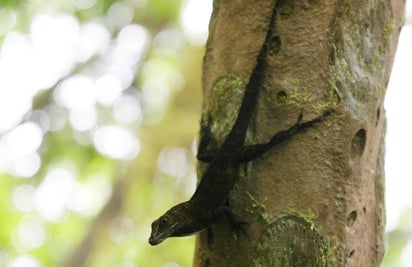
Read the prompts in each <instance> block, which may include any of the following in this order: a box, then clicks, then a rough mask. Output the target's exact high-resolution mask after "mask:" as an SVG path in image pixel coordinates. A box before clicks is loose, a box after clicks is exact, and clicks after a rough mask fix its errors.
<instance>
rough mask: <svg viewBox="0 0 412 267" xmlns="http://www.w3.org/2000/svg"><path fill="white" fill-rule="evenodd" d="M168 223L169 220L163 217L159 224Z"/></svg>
mask: <svg viewBox="0 0 412 267" xmlns="http://www.w3.org/2000/svg"><path fill="white" fill-rule="evenodd" d="M168 221H169V219H168V218H167V217H163V218H162V219H161V222H162V223H163V224H166V223H167V222H168Z"/></svg>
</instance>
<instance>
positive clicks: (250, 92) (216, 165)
mask: <svg viewBox="0 0 412 267" xmlns="http://www.w3.org/2000/svg"><path fill="white" fill-rule="evenodd" d="M274 2H275V7H274V8H273V12H272V16H271V19H270V22H269V26H268V30H267V34H266V38H265V41H264V43H263V45H262V47H261V49H260V51H259V54H258V56H257V63H256V65H255V67H254V69H253V72H252V74H251V76H250V78H249V81H248V83H247V85H246V89H245V92H244V96H243V99H242V102H241V105H240V108H239V112H238V115H237V118H236V120H235V123H234V125H233V127H232V129H231V131H230V132H229V134H228V135H227V137H226V139H225V141H224V142H223V144H222V145H221V147H220V148H219V149H218V150H216V151H214V153H212V154H210V153H200V150H201V148H204V147H205V146H207V144H202V143H200V145H199V155H198V159H199V160H201V161H205V162H207V163H209V166H208V167H207V169H206V171H205V172H204V174H203V176H202V179H201V181H200V183H199V185H198V187H197V189H196V191H195V193H194V194H193V196H192V197H191V198H190V199H189V200H188V201H185V202H183V203H180V204H178V205H176V206H174V207H172V208H171V209H170V210H168V211H167V212H166V213H165V214H164V215H162V216H161V217H160V218H159V219H157V220H155V221H154V222H153V223H152V233H151V235H150V238H149V243H150V244H151V245H157V244H159V243H161V242H162V241H163V240H165V239H166V238H168V237H172V236H186V235H190V234H193V233H196V232H199V231H201V230H204V229H206V228H208V227H210V226H211V225H212V224H213V223H215V222H216V221H217V220H218V219H219V218H221V217H222V216H223V215H224V214H226V215H229V217H231V216H232V215H233V214H231V211H230V209H229V207H228V206H227V205H226V201H227V199H228V196H229V193H230V191H231V190H232V188H233V186H234V184H235V183H236V181H237V179H238V174H237V172H238V166H239V164H240V163H244V162H248V161H251V160H254V159H256V158H258V157H259V156H261V155H262V154H264V153H265V152H266V151H268V150H269V149H270V148H271V147H273V146H275V145H276V144H279V143H281V142H283V141H285V140H286V139H288V138H290V137H291V136H292V135H294V134H295V133H296V132H298V131H301V130H303V129H305V128H308V127H311V126H312V125H313V124H315V123H317V122H320V121H321V120H322V119H323V118H324V117H325V116H327V115H328V114H329V113H330V112H325V113H324V114H323V115H321V116H319V117H317V118H315V119H313V120H310V121H307V122H301V120H302V112H301V113H300V115H299V118H298V121H297V122H296V123H295V124H294V125H293V126H292V127H290V128H289V129H287V130H284V131H281V132H278V133H276V134H275V135H274V136H273V137H272V138H271V140H270V141H269V142H268V143H264V144H257V145H249V146H244V142H245V138H246V132H247V128H248V125H249V121H250V118H251V116H252V114H253V111H254V109H255V106H256V104H257V98H258V95H259V90H260V89H261V87H262V86H263V81H264V72H265V69H266V66H267V57H268V54H269V46H270V41H271V38H272V32H273V28H274V25H275V20H276V2H277V1H274ZM209 152H210V151H209ZM232 219H233V217H232Z"/></svg>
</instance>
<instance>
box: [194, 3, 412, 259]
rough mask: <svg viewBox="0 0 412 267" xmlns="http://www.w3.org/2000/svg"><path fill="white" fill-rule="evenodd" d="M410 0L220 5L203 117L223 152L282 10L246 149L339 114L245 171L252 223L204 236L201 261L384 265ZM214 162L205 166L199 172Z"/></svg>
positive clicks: (241, 208)
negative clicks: (393, 97) (395, 93)
mask: <svg viewBox="0 0 412 267" xmlns="http://www.w3.org/2000/svg"><path fill="white" fill-rule="evenodd" d="M404 4H405V3H404V1H402V0H393V1H389V0H370V1H357V0H340V1H338V0H302V1H293V0H283V1H269V0H257V1H256V0H253V1H252V0H231V1H215V4H214V12H213V15H212V19H211V22H210V36H209V40H208V44H207V50H206V55H205V59H204V65H203V88H204V105H203V106H204V110H203V117H204V118H205V117H206V116H209V117H211V118H212V120H211V121H213V125H212V128H211V129H212V132H213V135H214V136H215V138H216V140H214V141H212V142H211V144H212V146H213V145H214V146H218V145H219V143H221V142H222V139H223V138H224V136H225V134H226V133H227V132H228V130H230V128H231V124H232V123H233V121H234V119H235V118H236V114H237V108H238V106H239V104H240V100H241V97H242V93H243V90H244V84H245V83H247V80H248V78H249V76H250V75H251V71H252V69H253V67H254V64H255V63H256V55H257V54H258V51H259V49H260V48H261V46H262V42H263V40H264V38H265V35H266V31H267V25H268V23H269V19H270V16H271V13H272V8H273V6H276V8H277V14H278V15H277V16H278V17H277V22H276V25H275V29H274V33H275V35H274V37H273V38H272V50H271V51H272V53H271V55H270V57H269V58H268V63H269V67H268V69H267V71H266V81H265V84H264V87H263V88H262V90H261V93H260V97H259V103H258V106H257V109H256V112H255V115H254V116H253V119H252V121H251V122H250V127H249V131H248V141H247V142H248V143H262V142H266V141H268V140H269V139H270V137H271V135H273V134H274V133H276V132H277V131H280V130H283V129H286V128H288V127H290V126H291V125H292V124H293V123H294V122H295V121H296V119H297V117H298V115H299V112H300V111H301V110H302V109H303V110H304V120H309V119H312V118H314V117H315V116H318V115H320V114H321V113H322V111H323V110H325V109H327V108H333V109H335V110H336V113H335V114H334V115H332V116H330V117H329V118H328V119H327V120H326V121H325V122H323V123H321V124H319V125H316V126H315V127H313V128H310V129H307V130H305V131H304V132H301V133H298V134H297V135H296V136H294V137H293V138H292V139H291V140H289V141H287V142H286V143H283V144H281V145H279V146H277V147H275V148H273V149H272V150H271V151H270V152H268V153H267V154H266V155H264V156H263V157H262V158H260V159H258V160H256V161H253V162H252V163H249V164H248V165H247V166H246V165H245V166H241V168H240V170H239V172H240V173H239V176H240V180H239V182H238V183H237V184H236V186H235V189H234V190H233V192H232V194H231V196H230V199H229V202H230V205H231V206H232V207H233V209H234V211H235V213H236V214H237V215H239V216H240V217H241V218H243V219H244V220H245V221H247V222H249V225H248V226H247V227H246V231H247V234H246V235H243V234H241V233H240V234H235V233H233V232H232V231H231V229H230V227H229V224H228V223H227V222H225V221H222V222H219V223H218V224H216V225H215V226H213V227H212V228H211V229H209V230H208V231H204V232H202V233H201V234H200V235H199V236H198V238H197V243H196V246H197V248H196V255H195V262H194V266H197V267H200V266H202V267H205V266H219V267H220V266H379V264H380V261H381V259H382V256H383V253H384V242H383V234H384V225H385V210H384V170H383V157H384V136H385V111H384V108H383V101H384V96H385V90H386V85H387V82H388V79H389V74H390V71H391V66H392V62H393V58H394V53H395V50H396V44H397V41H398V37H399V32H400V29H401V25H402V21H403V12H404ZM205 166H206V165H205V164H201V165H200V167H199V172H200V173H201V172H202V171H203V170H204V168H205Z"/></svg>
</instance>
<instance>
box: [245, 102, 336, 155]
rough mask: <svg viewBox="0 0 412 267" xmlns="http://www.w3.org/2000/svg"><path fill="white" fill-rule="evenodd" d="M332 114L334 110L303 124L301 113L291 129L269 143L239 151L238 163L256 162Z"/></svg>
mask: <svg viewBox="0 0 412 267" xmlns="http://www.w3.org/2000/svg"><path fill="white" fill-rule="evenodd" d="M331 113H332V110H327V111H325V112H324V113H323V114H322V115H320V116H318V117H316V118H314V119H312V120H310V121H306V122H302V118H303V110H302V111H301V112H300V114H299V117H298V120H297V122H296V123H295V124H294V125H293V126H292V127H290V128H289V129H286V130H283V131H280V132H278V133H276V134H275V135H273V136H272V138H271V139H270V141H269V142H267V143H263V144H255V145H249V146H244V147H242V148H241V149H240V150H239V153H238V159H237V162H239V163H245V162H249V161H252V160H255V159H257V158H259V157H260V156H262V155H263V154H265V153H266V152H267V151H268V150H269V149H271V148H272V147H274V146H276V145H278V144H280V143H282V142H284V141H286V140H287V139H289V138H291V137H292V136H293V135H295V134H296V133H297V132H300V131H303V130H304V129H307V128H310V127H312V126H314V125H315V124H316V123H319V122H321V121H322V120H324V119H325V117H327V116H328V115H330V114H331Z"/></svg>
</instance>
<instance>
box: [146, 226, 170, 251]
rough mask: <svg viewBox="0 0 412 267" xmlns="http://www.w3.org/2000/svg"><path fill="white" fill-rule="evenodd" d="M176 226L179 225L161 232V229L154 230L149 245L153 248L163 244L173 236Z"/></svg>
mask: <svg viewBox="0 0 412 267" xmlns="http://www.w3.org/2000/svg"><path fill="white" fill-rule="evenodd" d="M176 226H177V223H175V224H173V225H172V226H170V227H169V228H168V229H167V230H160V229H159V227H156V229H153V230H152V234H151V235H150V238H149V244H150V245H152V246H156V245H158V244H160V243H162V242H163V241H164V240H165V239H166V238H168V237H170V236H171V235H172V234H173V232H174V229H175V228H176Z"/></svg>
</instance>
